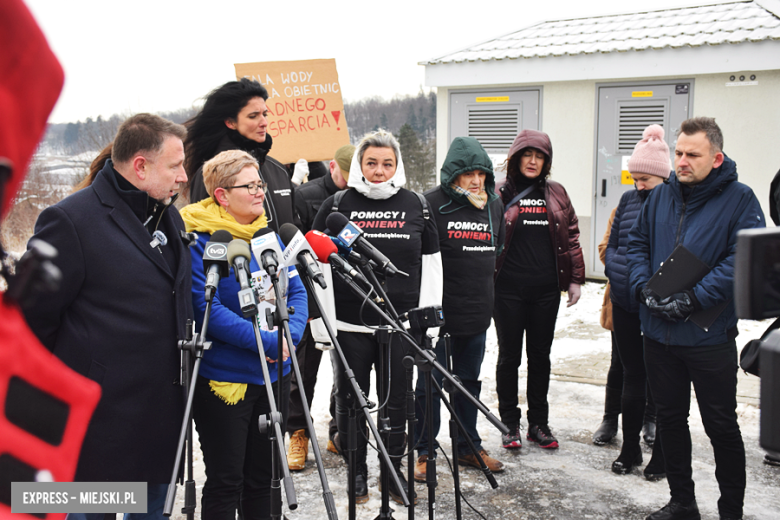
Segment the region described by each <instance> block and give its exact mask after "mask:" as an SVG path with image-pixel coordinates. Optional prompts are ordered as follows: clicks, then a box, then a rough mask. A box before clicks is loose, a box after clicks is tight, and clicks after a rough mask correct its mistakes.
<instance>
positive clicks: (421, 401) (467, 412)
mask: <svg viewBox="0 0 780 520" xmlns="http://www.w3.org/2000/svg"><path fill="white" fill-rule="evenodd" d="M485 338H486V332H481V333H479V334H475V335H473V336H452V339H451V343H452V374H453V375H455V376H458V377H459V378H460V381H461V383H462V384H463V386H464V387H465V388H466V391H468V392H469V393H470V394H472V395H473V396H474V397H476V398H477V399H479V394H480V390H481V389H482V383H481V382H480V381H479V370H480V368H481V366H482V360H483V359H484V358H485ZM434 352H435V354H436V361H438V362H439V364H440V365H442V366H443V367H446V366H447V361H446V359H445V355H446V352H445V347H444V339H439V341H438V342H437V343H436V347H435V348H434ZM431 374H433V378H434V379H435V380H436V382H437V383H439V386H441V384H442V380H443V378H444V376H442V375H441V374H440V373H439V371H438V370H436V369H434V370H432V371H431ZM414 393H415V397H416V399H415V403H416V404H415V414H416V415H417V424H416V426H415V431H414V439H415V443H416V444H417V452H418V454H419V455H427V454H428V449H429V446H428V426H427V423H426V422H425V378H424V377H422V376H420V377H418V378H417V385H416V388H415V392H414ZM452 406H453V408H454V409H455V413H456V415H457V416H458V419H460V422H461V423H463V427H464V428H465V430H466V431H465V433H466V435H468V436H469V438H470V439H471V441H472V442H473V443H474V446H476V448H477V450H481V449H482V439H480V437H479V434H478V433H477V407H476V406H474V405H473V404H471V402H469V401H468V400H467V399H466V398H465V397H463V396H462V395H460V392H455V395H454V396H453V398H452ZM440 410H441V398H440V397H439V392H438V390H436V387H433V396H432V411H433V434H434V437H436V436H437V435H438V433H439V427H440V425H441V413H440ZM463 434H464V432H463V431H459V432H458V451H459V453H461V454H466V453H470V450H469V447H468V444H467V442H466V438H465V437H464V436H463ZM433 445H434V450H435V449H437V448H438V447H439V443H438V442H437V441H436V439H435V438H434V439H433Z"/></svg>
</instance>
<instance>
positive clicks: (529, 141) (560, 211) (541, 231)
mask: <svg viewBox="0 0 780 520" xmlns="http://www.w3.org/2000/svg"><path fill="white" fill-rule="evenodd" d="M552 155H553V154H552V144H551V143H550V137H549V136H548V135H547V134H545V133H544V132H538V131H536V130H523V131H522V132H520V134H519V135H518V136H517V137H516V138H515V141H514V143H512V147H511V148H510V149H509V157H508V159H507V166H506V171H507V180H506V182H505V184H504V185H503V186H500V187H499V188H498V192H499V195H500V196H501V199H502V200H503V202H504V205H505V209H504V212H505V214H504V216H505V218H506V235H505V236H506V238H505V243H504V247H503V251H502V252H501V254H500V255H499V257H498V261H497V263H496V297H495V298H496V299H495V308H494V311H493V318H494V320H495V323H496V333H497V335H498V363H497V365H496V391H497V393H498V410H499V413H500V414H501V420H502V421H503V422H504V424H506V426H507V427H508V428H509V430H510V431H509V434H508V435H502V436H501V442H502V445H503V446H504V448H507V449H512V448H520V447H522V433H521V430H520V416H521V411H520V408H519V407H518V400H517V391H518V390H517V380H518V377H517V370H518V368H519V367H520V362H521V361H522V356H523V334H525V336H526V348H527V353H528V382H527V388H526V395H527V402H528V416H527V418H528V435H527V439H528V440H530V441H533V442H536V443H538V444H539V446H540V447H541V448H557V447H558V440H557V439H556V438H555V437H554V436H553V435H552V433H551V432H550V427H549V425H548V413H549V411H548V408H549V407H548V404H547V390H548V388H549V386H550V347H551V346H552V341H553V335H554V333H555V320H556V318H557V316H558V307H559V305H560V302H561V294H560V293H561V291H567V292H568V293H569V300H568V306H569V307H570V306H572V305H574V304H575V303H577V300H579V298H580V285H581V284H582V283H583V282H584V281H585V263H584V261H583V258H582V249H581V248H580V243H579V236H580V230H579V228H578V227H577V215H576V214H575V213H574V208H573V207H572V205H571V201H570V200H569V195H568V194H567V193H566V190H565V189H564V188H563V186H561V185H560V184H558V183H557V182H554V181H551V180H548V177H549V176H550V168H551V166H552Z"/></svg>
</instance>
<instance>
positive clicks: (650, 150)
mask: <svg viewBox="0 0 780 520" xmlns="http://www.w3.org/2000/svg"><path fill="white" fill-rule="evenodd" d="M628 171H629V172H630V173H646V174H648V175H655V176H657V177H662V178H664V179H668V178H669V172H671V171H672V163H671V161H670V160H669V147H668V146H667V145H666V141H664V129H663V128H662V127H660V126H659V125H650V126H648V127H647V128H645V131H644V132H643V133H642V140H641V141H639V142H638V143H636V146H635V147H634V153H633V154H632V155H631V158H630V159H629V160H628Z"/></svg>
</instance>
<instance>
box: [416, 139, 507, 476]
mask: <svg viewBox="0 0 780 520" xmlns="http://www.w3.org/2000/svg"><path fill="white" fill-rule="evenodd" d="M495 185H496V184H495V177H494V175H493V161H492V160H491V159H490V157H489V156H488V154H487V152H485V150H484V149H483V148H482V146H481V145H480V144H479V142H478V141H477V140H476V139H474V138H472V137H456V138H455V139H454V140H453V142H452V145H451V146H450V149H449V151H448V152H447V157H446V158H445V159H444V164H443V165H442V168H441V185H439V186H437V187H435V188H433V189H432V190H430V191H427V192H426V193H425V198H426V199H427V200H428V203H429V204H430V206H431V213H432V214H433V216H434V218H435V220H436V227H437V228H438V231H439V247H440V249H441V260H442V266H443V268H444V297H443V298H442V304H443V311H444V320H445V324H444V326H443V327H442V328H441V329H440V330H439V334H440V338H441V337H443V336H444V334H446V333H449V334H450V336H451V342H452V358H453V359H452V371H453V375H457V376H458V377H459V378H460V380H461V383H462V384H463V386H464V387H465V388H466V390H467V391H468V392H469V393H471V394H472V395H474V396H476V397H477V398H479V394H480V390H481V388H482V383H481V382H480V381H479V372H480V367H481V366H482V360H483V359H484V357H485V339H486V331H487V329H488V327H489V326H490V319H491V317H492V315H493V271H494V269H495V263H496V256H497V255H498V253H499V252H500V248H501V246H502V244H503V243H504V205H503V204H502V203H501V200H500V199H499V198H498V196H497V195H496V194H495V192H494V190H495ZM436 357H437V360H438V361H439V363H440V364H441V365H443V366H446V359H445V345H444V340H443V339H439V341H438V342H437V344H436ZM432 374H433V376H434V377H435V379H436V380H437V382H438V383H439V385H441V382H442V377H443V376H442V375H441V374H439V373H438V371H436V370H434V371H433V372H432ZM433 391H434V394H435V395H434V396H433V406H432V408H433V416H432V419H433V433H434V435H436V434H437V433H438V431H439V423H440V413H439V409H440V406H441V403H440V398H439V395H438V393H437V391H436V389H435V388H434V390H433ZM415 394H416V398H417V399H416V403H417V406H416V414H417V430H416V431H415V444H416V445H417V452H418V455H419V457H418V459H417V464H415V469H414V479H415V480H417V481H419V482H425V478H426V465H427V461H428V457H431V459H433V458H434V453H435V450H436V448H438V443H437V442H436V439H433V441H431V440H430V439H428V435H427V428H425V424H426V420H425V402H426V401H425V387H424V384H423V378H422V377H418V379H417V388H416V390H415ZM453 407H454V408H455V412H456V413H457V414H458V418H459V419H460V421H461V422H462V423H463V426H464V427H465V429H466V431H462V432H459V434H458V453H459V455H458V462H459V463H460V464H463V465H468V466H474V467H480V465H479V463H478V461H477V458H476V457H475V456H474V454H473V453H471V450H470V448H469V445H468V443H467V441H466V436H468V437H469V438H470V439H471V441H472V442H473V443H474V446H475V447H476V449H477V451H479V453H480V456H481V457H482V459H483V460H484V461H485V464H486V465H487V466H488V468H490V470H491V471H492V472H494V473H495V472H499V471H503V464H502V463H501V462H499V461H497V460H496V459H494V458H492V457H490V456H489V455H488V453H487V452H486V451H485V450H484V449H483V448H482V440H481V439H480V437H479V434H478V433H477V408H476V407H475V406H473V405H472V404H471V403H470V402H468V401H467V400H466V399H465V398H463V396H461V395H455V396H454V398H453ZM431 442H432V443H433V450H431Z"/></svg>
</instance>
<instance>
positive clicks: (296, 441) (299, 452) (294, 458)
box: [287, 430, 309, 471]
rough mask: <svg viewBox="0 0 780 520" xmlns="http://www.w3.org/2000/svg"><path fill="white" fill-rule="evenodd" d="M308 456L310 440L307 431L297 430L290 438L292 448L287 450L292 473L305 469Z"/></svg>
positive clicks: (288, 463)
mask: <svg viewBox="0 0 780 520" xmlns="http://www.w3.org/2000/svg"><path fill="white" fill-rule="evenodd" d="M308 455H309V438H308V437H307V436H306V430H296V431H295V432H294V433H293V434H292V437H290V447H289V448H287V466H288V467H289V468H290V471H300V470H302V469H304V468H305V467H306V457H308Z"/></svg>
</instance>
